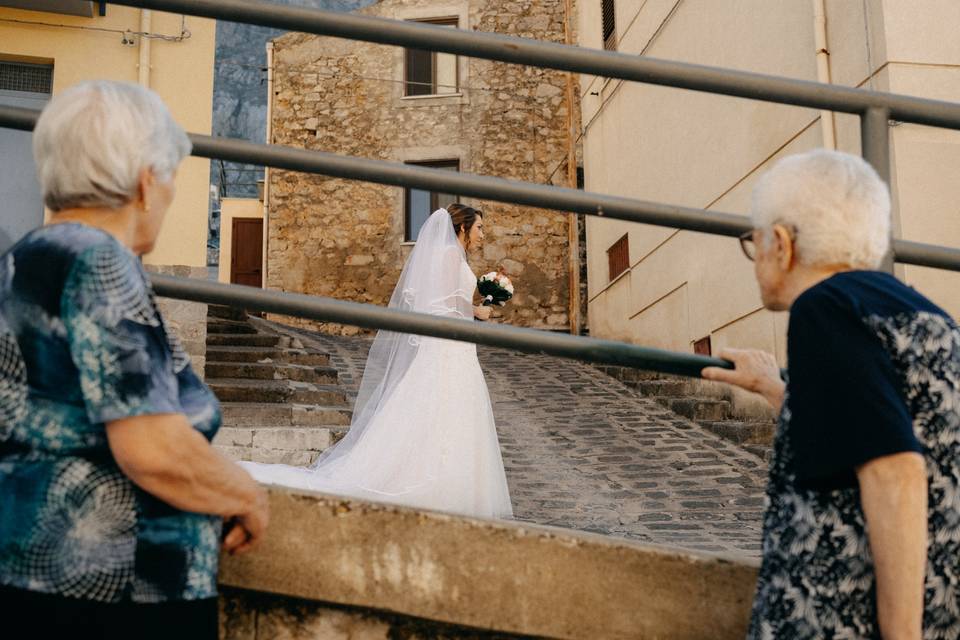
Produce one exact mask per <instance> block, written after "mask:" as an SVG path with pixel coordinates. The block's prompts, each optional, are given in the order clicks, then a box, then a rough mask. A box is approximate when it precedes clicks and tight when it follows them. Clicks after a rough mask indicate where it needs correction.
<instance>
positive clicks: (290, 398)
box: [207, 377, 347, 406]
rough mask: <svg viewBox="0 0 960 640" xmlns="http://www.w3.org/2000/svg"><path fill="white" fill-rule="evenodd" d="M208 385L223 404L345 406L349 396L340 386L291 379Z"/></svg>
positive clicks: (218, 381)
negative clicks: (273, 403)
mask: <svg viewBox="0 0 960 640" xmlns="http://www.w3.org/2000/svg"><path fill="white" fill-rule="evenodd" d="M207 386H209V387H210V389H211V390H212V391H213V393H214V394H215V395H216V396H217V398H218V399H219V400H220V402H251V403H270V402H278V403H295V404H318V405H325V406H332V405H346V402H347V396H346V394H345V393H344V392H343V390H342V389H340V387H337V386H334V385H320V384H310V383H308V382H295V381H291V380H255V379H254V380H251V379H245V378H210V377H208V378H207Z"/></svg>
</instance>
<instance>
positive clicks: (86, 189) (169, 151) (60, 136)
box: [33, 80, 191, 211]
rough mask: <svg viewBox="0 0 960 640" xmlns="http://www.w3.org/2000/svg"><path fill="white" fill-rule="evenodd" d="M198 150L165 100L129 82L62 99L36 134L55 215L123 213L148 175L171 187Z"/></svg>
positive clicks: (87, 88)
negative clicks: (79, 210)
mask: <svg viewBox="0 0 960 640" xmlns="http://www.w3.org/2000/svg"><path fill="white" fill-rule="evenodd" d="M190 149H191V144H190V139H189V138H188V137H187V134H186V133H184V131H183V129H182V128H180V126H179V125H178V124H177V123H176V122H175V121H174V119H173V117H172V116H171V115H170V112H169V111H168V110H167V107H166V106H165V105H164V104H163V101H162V100H161V99H160V96H158V95H157V94H156V93H154V92H153V91H150V90H149V89H147V88H145V87H142V86H140V85H136V84H132V83H128V82H111V81H105V80H93V81H88V82H82V83H80V84H78V85H75V86H73V87H71V88H69V89H67V90H65V91H64V92H62V93H60V94H57V95H56V96H54V97H53V99H52V100H51V101H50V103H49V104H47V106H46V108H44V110H43V112H42V113H41V114H40V118H39V119H38V120H37V126H36V128H35V129H34V131H33V156H34V160H35V161H36V164H37V175H38V178H39V180H40V187H41V190H42V192H43V201H44V204H46V205H47V207H49V208H50V209H51V210H53V211H60V210H62V209H69V208H75V207H106V208H110V209H116V208H119V207H122V206H124V205H125V204H127V203H129V202H131V201H132V200H133V199H134V198H136V197H137V190H138V188H139V176H140V172H141V171H142V170H143V169H151V170H152V171H153V173H154V175H155V176H156V177H157V179H158V180H160V181H162V182H166V181H168V180H170V178H171V177H172V176H173V172H174V171H175V170H176V168H177V166H178V165H179V164H180V162H181V161H182V160H183V158H184V157H186V156H187V155H188V154H189V153H190Z"/></svg>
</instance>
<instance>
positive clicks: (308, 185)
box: [266, 0, 579, 330]
mask: <svg viewBox="0 0 960 640" xmlns="http://www.w3.org/2000/svg"><path fill="white" fill-rule="evenodd" d="M563 4H564V3H563V1H562V0H518V1H516V2H511V3H502V2H498V1H496V0H469V1H468V0H404V1H403V2H400V1H399V0H384V1H383V2H380V3H378V4H376V5H374V6H371V7H368V8H367V9H364V10H362V11H361V13H367V14H372V15H380V16H384V17H389V18H398V19H409V18H424V17H427V16H430V15H434V16H435V17H441V16H449V15H459V16H460V25H461V28H466V29H470V30H477V31H492V32H501V33H509V34H511V35H519V36H524V37H532V38H537V39H539V40H552V41H559V42H562V41H563ZM403 64H404V55H403V50H402V49H401V48H399V47H387V46H382V45H375V44H368V43H362V42H355V41H349V40H342V39H335V38H324V37H316V36H311V35H304V34H289V35H286V36H284V37H282V38H279V39H278V40H277V41H276V43H275V57H274V66H275V73H274V81H275V86H274V97H273V100H274V103H273V112H272V113H273V129H272V130H273V142H274V143H277V144H283V145H291V146H295V147H303V148H307V149H313V150H322V151H329V152H335V153H339V154H347V155H353V156H362V157H366V158H374V159H380V160H390V161H400V162H403V161H426V160H442V159H459V160H460V170H461V171H463V172H468V173H477V174H485V175H492V176H498V177H503V178H512V179H516V180H524V181H528V182H537V183H548V182H554V183H555V182H557V176H561V177H562V176H564V175H565V173H566V168H565V167H566V164H565V159H566V155H567V148H568V144H569V139H568V135H567V129H566V121H567V109H568V105H567V104H566V99H565V87H566V75H565V74H564V73H560V72H555V71H549V70H542V69H535V68H532V67H523V66H518V65H508V64H502V63H495V62H490V61H486V60H475V59H468V58H463V57H461V58H460V59H459V61H458V64H459V70H460V81H459V82H460V87H461V92H460V94H457V95H451V96H444V97H426V98H425V97H415V98H410V97H404V96H403V82H402V79H403ZM575 95H577V94H576V92H575ZM574 117H575V118H578V117H579V112H578V110H577V106H576V105H574ZM551 176H553V177H552V178H551ZM403 200H404V193H403V189H401V188H398V187H388V186H381V185H374V184H370V183H364V182H356V181H348V180H341V179H335V178H328V177H324V176H313V175H306V174H298V173H293V172H289V171H271V172H270V200H269V221H268V246H267V254H268V266H267V277H266V286H267V287H268V288H273V289H282V290H285V291H296V292H303V293H310V294H316V295H324V296H332V297H336V298H341V299H346V300H353V301H357V302H367V303H375V304H381V305H382V304H386V303H387V301H388V300H389V297H390V294H391V292H392V290H393V286H394V284H395V283H396V280H397V277H398V276H399V273H400V269H401V268H402V265H403V261H404V260H405V258H406V256H407V255H408V254H409V251H410V245H407V244H404V243H403V232H404V221H403V217H404V206H403V205H404V203H403ZM464 201H465V202H467V203H468V204H471V205H473V206H479V207H480V208H482V209H483V210H484V212H485V214H486V217H485V231H486V241H485V243H484V246H483V248H482V249H481V250H479V251H477V252H476V253H475V254H474V255H472V256H471V257H470V262H471V265H472V267H473V268H474V270H475V271H476V272H477V273H478V274H480V273H485V272H487V271H489V270H493V269H495V268H496V267H497V266H502V267H503V268H504V270H505V271H506V273H507V274H508V275H509V276H510V277H511V278H512V279H513V280H514V284H515V286H516V290H517V293H516V295H515V297H514V299H513V301H511V303H510V304H508V305H507V306H506V307H505V308H503V309H502V310H497V311H496V314H495V315H496V317H499V318H501V319H502V320H503V321H505V322H510V323H514V324H520V325H524V326H532V327H539V328H546V329H558V330H566V329H567V328H568V322H569V320H568V304H569V303H568V291H569V274H568V262H567V260H568V259H567V252H568V250H569V243H568V231H567V229H568V217H567V214H563V213H559V212H549V211H542V210H537V209H532V208H527V207H517V206H511V205H504V204H501V203H494V202H487V201H481V200H476V199H470V198H465V199H464ZM298 324H302V323H298Z"/></svg>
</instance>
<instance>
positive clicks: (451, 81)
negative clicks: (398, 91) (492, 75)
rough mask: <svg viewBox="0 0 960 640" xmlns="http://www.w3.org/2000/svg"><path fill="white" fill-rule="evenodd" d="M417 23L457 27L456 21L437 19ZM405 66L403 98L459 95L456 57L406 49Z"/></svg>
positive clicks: (448, 54) (458, 24)
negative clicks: (404, 96)
mask: <svg viewBox="0 0 960 640" xmlns="http://www.w3.org/2000/svg"><path fill="white" fill-rule="evenodd" d="M417 22H428V23H430V24H435V25H439V26H442V27H452V28H454V29H456V28H458V27H459V26H460V23H459V20H458V19H457V18H437V19H432V20H417ZM405 63H406V69H405V70H404V80H405V83H404V95H407V96H442V95H444V94H450V93H459V92H460V87H459V78H458V74H457V56H455V55H453V54H450V53H440V52H437V51H424V50H422V49H407V50H406V56H405Z"/></svg>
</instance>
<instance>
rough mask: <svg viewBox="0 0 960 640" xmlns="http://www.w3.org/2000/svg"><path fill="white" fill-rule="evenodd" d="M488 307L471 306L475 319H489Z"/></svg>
mask: <svg viewBox="0 0 960 640" xmlns="http://www.w3.org/2000/svg"><path fill="white" fill-rule="evenodd" d="M490 311H491V309H490V307H483V306H481V307H474V308H473V317H474V318H476V319H477V320H489V319H490Z"/></svg>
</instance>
